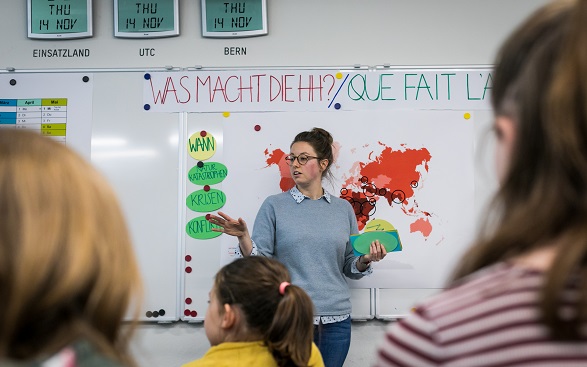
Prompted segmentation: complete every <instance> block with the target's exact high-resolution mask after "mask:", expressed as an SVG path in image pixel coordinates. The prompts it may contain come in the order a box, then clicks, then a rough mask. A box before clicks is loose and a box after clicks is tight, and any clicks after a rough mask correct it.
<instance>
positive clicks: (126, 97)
mask: <svg viewBox="0 0 587 367" xmlns="http://www.w3.org/2000/svg"><path fill="white" fill-rule="evenodd" d="M143 75H144V73H143V72H133V71H131V70H124V71H114V72H104V71H99V70H94V71H92V70H89V71H87V72H83V71H79V72H66V71H62V72H59V71H55V72H12V73H2V74H0V84H1V85H2V88H1V89H0V99H3V100H7V99H19V100H20V101H21V102H23V103H24V102H25V101H26V102H35V103H36V102H37V101H45V102H51V100H55V101H57V102H59V103H60V104H61V106H60V108H62V109H61V110H59V111H54V110H53V111H46V110H43V112H42V113H43V115H42V117H41V118H42V123H36V122H34V121H33V119H34V118H36V117H35V116H32V119H31V115H32V114H34V113H37V112H33V111H31V110H30V108H29V110H28V111H22V110H19V112H18V113H19V114H23V116H22V117H21V116H19V118H21V119H22V120H23V124H20V121H19V124H14V125H13V124H0V125H1V126H0V128H29V129H36V130H38V131H39V132H40V133H43V134H44V135H47V136H48V137H49V138H51V139H56V140H57V139H58V141H62V142H63V143H64V144H66V145H67V146H69V147H71V148H72V149H74V150H76V151H77V152H78V153H80V154H81V155H82V156H83V157H85V158H86V159H88V160H91V162H92V163H93V164H94V165H95V166H96V167H97V168H98V170H100V171H101V172H102V173H103V174H104V176H105V177H106V178H107V179H108V181H109V182H110V184H111V185H112V186H113V188H114V190H115V192H116V194H117V195H118V198H119V201H120V203H121V207H122V209H123V213H124V215H125V219H126V221H127V225H128V227H129V230H130V234H131V238H132V241H133V244H134V248H135V253H136V256H137V260H138V263H139V267H140V271H141V275H142V278H143V283H144V299H143V301H142V303H141V304H140V314H139V317H140V320H142V321H153V322H170V321H177V320H178V319H179V305H178V303H179V298H178V297H179V280H180V278H179V255H180V248H179V243H180V241H179V236H178V226H179V224H178V223H179V222H180V217H181V213H180V212H179V209H178V208H179V205H178V200H179V192H180V184H179V170H180V167H181V164H180V163H179V161H180V156H179V149H178V139H179V128H180V123H181V122H180V121H181V118H180V114H178V113H158V114H147V113H145V111H144V109H143V103H142V98H141V90H142V80H143ZM23 105H24V104H23ZM10 113H12V112H10ZM39 113H40V112H39ZM24 115H27V116H24ZM41 118H40V119H41ZM40 119H39V120H40ZM24 120H26V121H24ZM31 121H33V122H31ZM53 125H66V127H64V129H61V130H51V128H52V127H55V126H53ZM129 317H130V315H129Z"/></svg>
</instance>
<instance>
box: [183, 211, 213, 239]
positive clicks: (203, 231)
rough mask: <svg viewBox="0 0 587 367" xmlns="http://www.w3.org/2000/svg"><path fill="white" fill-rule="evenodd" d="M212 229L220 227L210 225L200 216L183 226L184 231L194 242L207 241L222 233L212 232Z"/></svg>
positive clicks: (204, 217)
mask: <svg viewBox="0 0 587 367" xmlns="http://www.w3.org/2000/svg"><path fill="white" fill-rule="evenodd" d="M212 228H220V227H219V226H217V225H214V224H212V223H210V222H209V221H208V220H207V219H206V216H201V217H197V218H194V219H192V220H190V221H189V222H188V223H187V224H186V226H185V231H186V233H187V234H188V235H189V236H190V237H192V238H195V239H196V240H209V239H211V238H214V237H218V236H220V235H221V234H222V232H214V231H212Z"/></svg>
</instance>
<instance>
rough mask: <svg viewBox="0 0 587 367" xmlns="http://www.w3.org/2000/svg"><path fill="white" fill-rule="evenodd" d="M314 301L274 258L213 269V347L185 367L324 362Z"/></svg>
mask: <svg viewBox="0 0 587 367" xmlns="http://www.w3.org/2000/svg"><path fill="white" fill-rule="evenodd" d="M313 311H314V310H313V305H312V301H311V300H310V298H309V297H308V295H307V294H306V292H305V291H304V290H303V289H302V288H300V287H298V286H296V285H294V284H290V276H289V273H288V271H287V269H286V268H285V266H283V265H282V264H281V263H280V262H278V261H277V260H273V259H270V258H266V257H263V256H250V257H245V258H240V259H237V260H235V261H233V262H232V263H230V264H228V265H225V266H224V267H223V268H222V269H220V271H219V272H218V273H217V274H216V277H215V280H214V285H213V287H212V289H211V290H210V305H209V306H208V310H207V312H206V318H205V320H204V329H205V330H206V337H207V338H208V340H209V341H210V345H211V348H210V350H208V352H206V354H205V355H204V357H202V358H201V359H198V360H196V361H193V362H191V363H188V364H186V365H184V367H205V366H214V367H222V366H226V367H248V366H263V367H302V366H303V367H306V366H308V367H324V363H323V361H322V357H321V355H320V352H319V351H318V348H317V347H316V345H315V344H314V343H313V342H312V338H313V324H312V319H313V314H314V312H313Z"/></svg>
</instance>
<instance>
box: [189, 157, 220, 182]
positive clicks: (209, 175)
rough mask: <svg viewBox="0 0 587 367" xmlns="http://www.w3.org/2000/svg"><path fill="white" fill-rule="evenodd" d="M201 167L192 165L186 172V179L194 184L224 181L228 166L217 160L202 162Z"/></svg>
mask: <svg viewBox="0 0 587 367" xmlns="http://www.w3.org/2000/svg"><path fill="white" fill-rule="evenodd" d="M202 163H203V164H202V167H198V166H197V165H196V166H193V167H192V168H191V169H190V171H189V172H188V179H189V180H190V182H191V183H193V184H195V185H202V186H203V185H214V184H217V183H220V182H222V181H224V179H225V178H226V175H227V174H228V168H226V166H225V165H224V164H222V163H218V162H205V163H204V162H202Z"/></svg>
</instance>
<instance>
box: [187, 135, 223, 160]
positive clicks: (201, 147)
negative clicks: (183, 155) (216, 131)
mask: <svg viewBox="0 0 587 367" xmlns="http://www.w3.org/2000/svg"><path fill="white" fill-rule="evenodd" d="M188 153H189V154H190V156H191V157H192V158H194V159H195V160H197V161H204V160H206V159H208V158H210V157H212V156H213V155H214V154H215V153H216V139H214V136H212V134H210V133H208V132H206V131H203V130H202V131H198V132H196V133H193V134H192V136H190V138H189V139H188Z"/></svg>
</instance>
